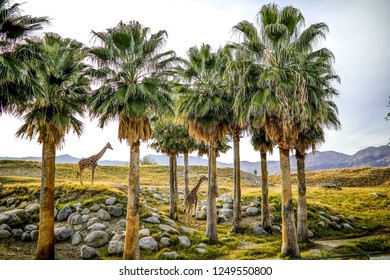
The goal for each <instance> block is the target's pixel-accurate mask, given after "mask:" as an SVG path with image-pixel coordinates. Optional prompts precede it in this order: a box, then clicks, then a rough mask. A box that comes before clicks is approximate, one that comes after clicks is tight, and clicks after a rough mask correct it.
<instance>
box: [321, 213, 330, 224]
mask: <svg viewBox="0 0 390 280" xmlns="http://www.w3.org/2000/svg"><path fill="white" fill-rule="evenodd" d="M320 219H322V220H324V221H325V222H327V223H328V224H330V223H331V222H332V221H331V220H329V219H328V218H326V217H324V216H321V215H320Z"/></svg>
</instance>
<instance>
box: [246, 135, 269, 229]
mask: <svg viewBox="0 0 390 280" xmlns="http://www.w3.org/2000/svg"><path fill="white" fill-rule="evenodd" d="M251 144H252V146H253V148H254V149H255V150H256V151H260V161H261V163H260V164H261V227H262V228H263V229H264V230H265V231H267V232H269V233H271V232H272V224H271V216H270V212H269V198H268V171H267V152H269V153H272V151H273V144H272V142H271V141H269V139H267V135H266V134H265V130H264V129H254V130H253V129H252V130H251Z"/></svg>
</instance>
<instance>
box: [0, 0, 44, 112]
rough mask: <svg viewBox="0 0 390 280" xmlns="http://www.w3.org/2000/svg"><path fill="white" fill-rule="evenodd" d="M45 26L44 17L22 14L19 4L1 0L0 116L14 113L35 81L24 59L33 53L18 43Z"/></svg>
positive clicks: (29, 92)
mask: <svg viewBox="0 0 390 280" xmlns="http://www.w3.org/2000/svg"><path fill="white" fill-rule="evenodd" d="M46 23H48V19H47V18H46V17H32V16H29V15H21V11H20V4H17V3H16V4H12V1H9V0H0V115H1V114H2V112H3V111H6V112H10V113H11V112H13V111H14V110H15V109H16V106H17V104H19V103H21V102H23V101H25V100H26V99H27V98H28V96H29V94H31V92H32V87H31V85H32V84H34V83H35V81H34V80H33V78H32V77H31V76H30V75H29V74H30V72H29V71H28V67H27V65H26V64H25V60H26V59H29V58H31V57H33V56H34V54H33V53H31V52H29V51H28V48H26V47H24V46H21V44H20V42H21V41H22V40H23V39H24V38H26V37H27V36H28V35H30V34H32V33H33V32H34V31H37V30H40V29H41V28H42V26H43V25H44V24H46ZM17 46H18V47H17Z"/></svg>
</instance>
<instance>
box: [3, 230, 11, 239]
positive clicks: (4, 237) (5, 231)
mask: <svg viewBox="0 0 390 280" xmlns="http://www.w3.org/2000/svg"><path fill="white" fill-rule="evenodd" d="M10 236H11V232H9V231H8V230H5V229H0V239H6V238H8V237H10Z"/></svg>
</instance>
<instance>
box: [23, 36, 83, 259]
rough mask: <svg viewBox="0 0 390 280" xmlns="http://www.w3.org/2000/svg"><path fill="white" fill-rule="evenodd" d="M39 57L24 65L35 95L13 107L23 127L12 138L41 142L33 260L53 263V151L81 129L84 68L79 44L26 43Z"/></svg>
mask: <svg viewBox="0 0 390 280" xmlns="http://www.w3.org/2000/svg"><path fill="white" fill-rule="evenodd" d="M29 43H30V46H31V47H32V48H34V51H35V52H38V53H39V54H40V55H41V56H42V59H43V61H42V60H38V61H36V60H31V61H30V64H29V66H30V67H31V70H30V71H32V72H33V74H34V76H35V77H36V79H37V81H38V83H39V86H40V87H41V89H42V90H41V91H40V92H39V94H37V93H36V94H34V95H33V96H31V97H30V99H29V100H28V102H24V103H23V104H21V105H19V106H18V107H17V115H18V116H19V117H21V118H22V120H23V121H24V124H23V125H22V126H21V127H20V128H19V130H18V132H17V136H18V137H26V138H28V139H30V140H31V139H33V138H34V137H35V136H38V142H39V143H41V144H42V186H41V211H40V223H39V236H38V244H37V251H36V258H37V259H54V258H55V254H54V180H55V155H56V148H57V147H59V146H61V145H62V144H63V143H64V139H65V135H66V134H67V133H68V132H70V131H71V130H72V131H73V132H75V133H76V134H77V135H79V136H80V135H81V133H82V131H83V123H82V122H81V121H80V120H79V119H78V118H77V116H83V114H84V110H85V107H84V105H83V104H85V101H86V99H87V94H88V92H89V79H88V78H87V76H86V71H87V69H88V66H87V65H86V64H85V63H84V62H83V61H84V60H85V58H86V57H87V55H88V51H87V50H86V48H85V47H84V45H83V44H81V43H79V42H77V41H75V40H71V39H63V38H61V37H60V36H59V35H57V34H46V35H45V37H44V38H43V40H42V41H41V42H29Z"/></svg>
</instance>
